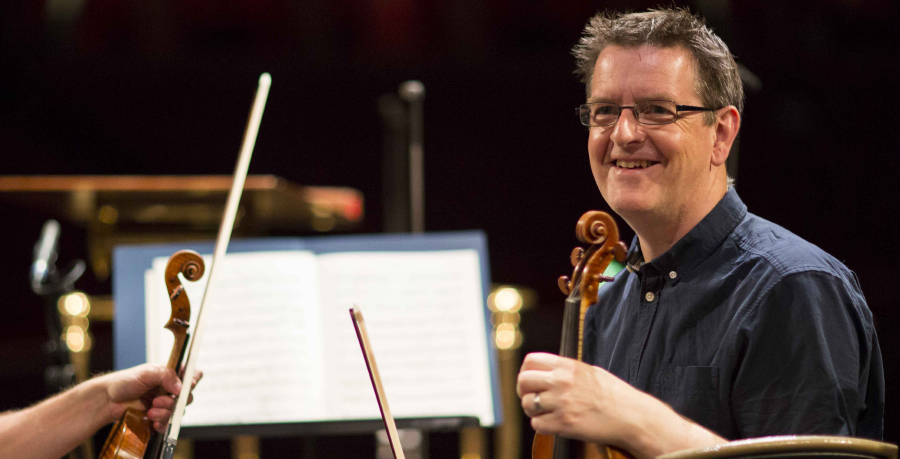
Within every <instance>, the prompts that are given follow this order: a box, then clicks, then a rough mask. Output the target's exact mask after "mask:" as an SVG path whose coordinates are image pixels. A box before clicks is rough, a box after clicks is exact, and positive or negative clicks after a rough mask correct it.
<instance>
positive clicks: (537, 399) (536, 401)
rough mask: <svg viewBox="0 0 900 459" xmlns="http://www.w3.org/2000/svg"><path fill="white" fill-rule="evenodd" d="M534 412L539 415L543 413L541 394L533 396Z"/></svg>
mask: <svg viewBox="0 0 900 459" xmlns="http://www.w3.org/2000/svg"><path fill="white" fill-rule="evenodd" d="M534 412H535V414H541V413H543V412H544V407H542V406H541V393H540V392H538V393H537V394H535V395H534Z"/></svg>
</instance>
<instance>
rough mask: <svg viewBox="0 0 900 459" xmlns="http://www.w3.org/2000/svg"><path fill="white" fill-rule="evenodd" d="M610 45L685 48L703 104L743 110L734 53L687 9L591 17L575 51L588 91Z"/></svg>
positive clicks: (710, 117) (709, 116) (709, 117)
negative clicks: (595, 71)
mask: <svg viewBox="0 0 900 459" xmlns="http://www.w3.org/2000/svg"><path fill="white" fill-rule="evenodd" d="M610 45H616V46H622V47H626V48H637V47H639V46H642V45H651V46H655V47H659V48H669V47H676V46H681V47H683V48H684V49H686V50H687V51H689V52H690V53H691V55H692V56H693V57H694V61H695V62H696V64H697V66H696V67H697V83H696V87H695V89H694V91H695V92H696V93H697V96H699V97H700V100H701V101H703V105H704V106H706V107H711V108H721V107H726V106H729V105H734V106H735V107H736V108H737V110H738V113H743V112H744V86H743V85H742V84H741V76H740V73H739V72H738V67H737V64H735V62H734V56H732V55H731V51H729V50H728V47H727V46H725V43H724V42H723V41H722V39H721V38H719V37H718V36H716V34H714V33H713V31H712V29H710V28H709V27H707V26H706V21H704V20H703V18H701V17H699V16H697V15H694V14H692V13H691V12H690V11H689V10H688V9H687V8H660V9H656V10H650V11H648V12H646V13H624V14H623V13H615V12H604V13H598V14H597V15H596V16H594V17H593V18H591V20H590V22H588V25H587V26H586V27H585V28H584V36H583V37H582V38H581V40H580V41H579V42H578V44H577V45H576V46H575V48H574V49H573V50H572V54H574V55H575V60H576V63H577V66H578V67H577V69H576V70H575V74H576V75H579V76H580V77H581V81H582V82H584V83H585V84H586V85H587V91H588V93H590V91H591V77H592V76H593V75H594V65H595V64H596V63H597V58H598V57H599V56H600V53H601V52H602V51H603V49H604V48H606V47H607V46H610ZM704 116H705V118H704V119H705V121H706V123H707V124H712V123H714V122H715V114H714V113H712V112H706V113H705V114H704Z"/></svg>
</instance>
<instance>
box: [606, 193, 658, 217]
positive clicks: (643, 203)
mask: <svg viewBox="0 0 900 459" xmlns="http://www.w3.org/2000/svg"><path fill="white" fill-rule="evenodd" d="M606 202H607V204H609V207H610V208H611V209H612V210H613V212H615V213H617V214H619V215H621V216H622V217H623V218H628V217H629V216H635V217H637V216H641V215H646V214H649V213H653V212H654V210H655V209H656V206H654V205H653V203H651V202H649V200H647V199H641V198H639V197H634V198H618V199H610V200H607V201H606Z"/></svg>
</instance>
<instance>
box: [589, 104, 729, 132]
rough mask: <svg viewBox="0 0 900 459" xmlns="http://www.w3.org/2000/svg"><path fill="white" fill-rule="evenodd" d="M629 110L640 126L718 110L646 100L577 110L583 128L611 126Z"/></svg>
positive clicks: (598, 105)
mask: <svg viewBox="0 0 900 459" xmlns="http://www.w3.org/2000/svg"><path fill="white" fill-rule="evenodd" d="M626 108H630V109H631V111H632V113H634V117H635V119H637V122H638V123H641V124H651V125H659V124H670V123H674V122H675V121H677V120H678V114H679V112H714V111H716V110H718V109H716V108H707V107H695V106H693V105H676V104H675V102H670V101H668V100H648V101H644V102H638V103H636V104H634V105H631V106H620V105H617V104H612V103H608V102H594V103H590V104H582V105H580V106H579V107H578V108H577V109H575V110H576V111H577V112H578V117H579V118H580V119H581V124H583V125H585V126H591V127H595V126H612V125H613V124H616V121H619V115H621V114H622V110H624V109H626Z"/></svg>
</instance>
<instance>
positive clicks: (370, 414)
mask: <svg viewBox="0 0 900 459" xmlns="http://www.w3.org/2000/svg"><path fill="white" fill-rule="evenodd" d="M318 260H319V261H318V263H319V278H318V279H319V285H320V290H319V291H320V301H321V303H322V312H321V314H322V319H323V333H322V336H323V338H324V341H325V342H324V344H323V348H324V349H325V367H326V372H325V378H326V379H327V381H326V383H325V385H326V387H328V388H329V390H330V393H329V396H328V397H327V401H326V402H327V404H328V405H327V411H328V413H329V417H330V418H335V419H372V418H375V419H377V418H379V417H380V414H379V412H378V404H377V402H376V400H375V394H374V392H373V390H372V384H371V382H370V381H369V376H368V372H367V371H366V366H365V361H364V360H363V357H362V352H361V350H360V348H359V343H358V342H357V339H356V334H355V332H354V330H353V324H352V323H351V321H350V318H349V315H348V313H347V310H348V309H349V308H350V307H351V306H353V305H354V304H355V305H357V306H359V307H360V309H361V310H362V311H363V315H364V316H365V318H366V323H367V329H368V332H369V336H370V337H371V340H372V347H373V352H374V354H375V359H376V361H377V363H378V368H379V370H380V372H381V378H382V381H383V383H384V388H385V393H386V395H387V399H388V402H389V404H390V406H391V411H392V413H393V414H394V416H395V417H398V418H402V417H432V416H476V417H478V418H479V419H480V420H481V422H482V424H485V425H492V424H493V408H492V404H491V403H492V401H491V392H490V388H491V382H490V375H489V365H488V355H487V349H488V344H487V342H486V340H487V337H486V331H485V313H484V300H483V290H482V285H481V270H480V265H479V260H478V252H477V251H475V250H446V251H430V252H342V253H331V254H322V255H319V257H318Z"/></svg>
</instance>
